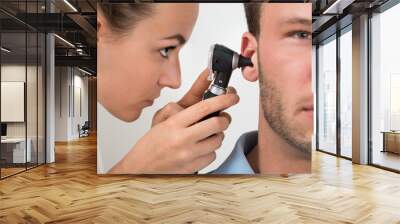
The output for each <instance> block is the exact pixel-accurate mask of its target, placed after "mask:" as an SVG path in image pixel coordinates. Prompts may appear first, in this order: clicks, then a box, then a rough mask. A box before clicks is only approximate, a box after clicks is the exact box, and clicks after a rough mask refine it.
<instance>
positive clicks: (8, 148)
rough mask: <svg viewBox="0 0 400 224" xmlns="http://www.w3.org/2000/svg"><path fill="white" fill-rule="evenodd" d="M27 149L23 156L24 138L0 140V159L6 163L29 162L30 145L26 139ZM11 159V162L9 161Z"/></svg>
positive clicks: (30, 142) (30, 155)
mask: <svg viewBox="0 0 400 224" xmlns="http://www.w3.org/2000/svg"><path fill="white" fill-rule="evenodd" d="M26 142H27V143H28V144H27V147H26V154H25V138H6V139H1V157H2V158H3V159H5V160H6V163H26V162H30V161H31V157H32V154H31V145H32V141H31V139H30V138H27V139H26ZM11 158H12V160H11Z"/></svg>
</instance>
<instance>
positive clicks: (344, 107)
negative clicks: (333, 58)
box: [340, 30, 353, 158]
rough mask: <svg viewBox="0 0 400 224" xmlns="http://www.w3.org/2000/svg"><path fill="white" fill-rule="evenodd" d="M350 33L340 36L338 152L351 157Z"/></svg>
mask: <svg viewBox="0 0 400 224" xmlns="http://www.w3.org/2000/svg"><path fill="white" fill-rule="evenodd" d="M351 42H352V35H351V30H350V31H348V32H347V33H345V34H343V35H342V36H341V37H340V122H341V124H340V126H341V130H340V145H341V146H340V153H341V155H342V156H346V157H349V158H351V157H352V149H351V145H352V144H351V141H352V126H351V124H352V96H353V94H352V74H353V72H352V49H351V48H352V43H351Z"/></svg>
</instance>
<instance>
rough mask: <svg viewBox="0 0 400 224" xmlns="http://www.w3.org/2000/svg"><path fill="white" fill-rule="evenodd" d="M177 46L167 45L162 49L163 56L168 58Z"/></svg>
mask: <svg viewBox="0 0 400 224" xmlns="http://www.w3.org/2000/svg"><path fill="white" fill-rule="evenodd" d="M174 48H175V47H166V48H163V49H161V50H160V54H161V56H163V57H164V58H168V55H169V52H170V51H171V50H173V49H174Z"/></svg>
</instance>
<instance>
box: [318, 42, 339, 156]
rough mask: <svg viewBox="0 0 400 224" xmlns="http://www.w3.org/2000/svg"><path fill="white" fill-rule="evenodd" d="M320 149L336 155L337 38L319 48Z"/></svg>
mask: <svg viewBox="0 0 400 224" xmlns="http://www.w3.org/2000/svg"><path fill="white" fill-rule="evenodd" d="M318 138H319V139H318V149H320V150H323V151H326V152H330V153H336V38H335V37H334V38H333V40H332V41H329V42H327V43H325V44H323V45H320V46H319V48H318Z"/></svg>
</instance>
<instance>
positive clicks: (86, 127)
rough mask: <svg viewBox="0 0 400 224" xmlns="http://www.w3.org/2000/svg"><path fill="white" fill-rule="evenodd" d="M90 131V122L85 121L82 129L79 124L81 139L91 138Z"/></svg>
mask: <svg viewBox="0 0 400 224" xmlns="http://www.w3.org/2000/svg"><path fill="white" fill-rule="evenodd" d="M89 129H90V125H89V121H85V123H84V124H83V125H82V127H80V125H79V124H78V132H79V138H80V137H87V136H89Z"/></svg>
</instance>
